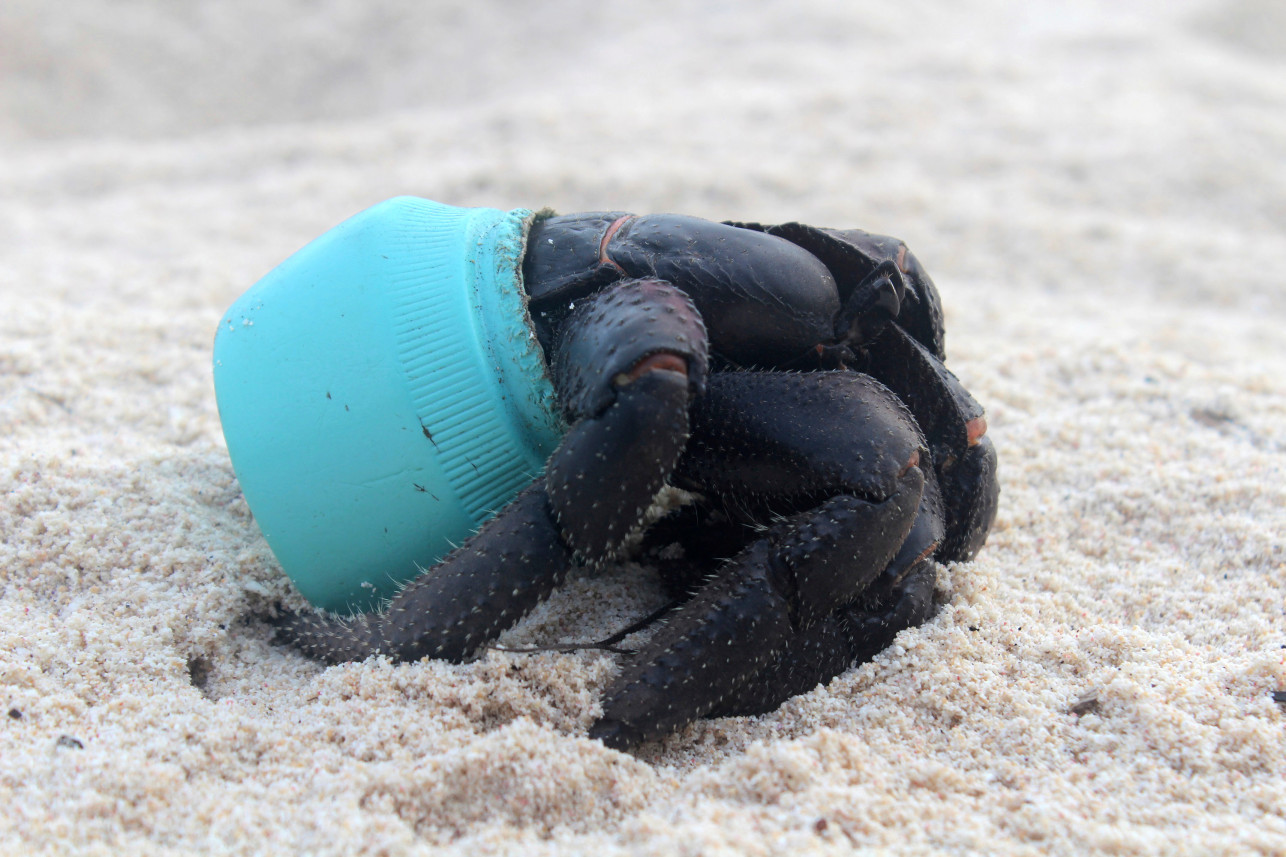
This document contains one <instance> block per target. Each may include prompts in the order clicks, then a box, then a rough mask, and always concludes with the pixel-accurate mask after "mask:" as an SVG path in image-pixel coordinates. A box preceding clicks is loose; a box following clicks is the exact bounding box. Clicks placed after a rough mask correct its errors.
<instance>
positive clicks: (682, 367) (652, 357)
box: [612, 351, 688, 387]
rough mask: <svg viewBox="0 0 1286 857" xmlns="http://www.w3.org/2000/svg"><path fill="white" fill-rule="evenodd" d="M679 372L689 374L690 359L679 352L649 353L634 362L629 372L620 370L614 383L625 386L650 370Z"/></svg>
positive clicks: (613, 380)
mask: <svg viewBox="0 0 1286 857" xmlns="http://www.w3.org/2000/svg"><path fill="white" fill-rule="evenodd" d="M656 371H660V372H678V373H679V374H681V375H687V374H688V361H686V360H684V359H683V358H682V357H680V356H679V355H677V354H670V353H668V352H665V351H662V352H659V353H657V354H649V355H648V356H647V357H644V358H643V359H642V360H640V361H639V362H637V363H635V364H634V367H633V368H632V369H630V371H628V372H618V373H616V377H615V378H613V379H612V383H613V384H615V385H616V386H618V387H625V386H628V385H629V384H632V383H634V382H635V381H637V380H638V379H639V378H641V377H642V376H643V375H646V374H647V373H648V372H656Z"/></svg>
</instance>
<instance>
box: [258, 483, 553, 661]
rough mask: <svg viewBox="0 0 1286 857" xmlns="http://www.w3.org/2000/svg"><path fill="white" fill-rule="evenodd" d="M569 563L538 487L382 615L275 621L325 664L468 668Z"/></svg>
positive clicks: (286, 637)
mask: <svg viewBox="0 0 1286 857" xmlns="http://www.w3.org/2000/svg"><path fill="white" fill-rule="evenodd" d="M569 559H570V557H569V555H568V551H567V548H566V547H564V545H563V542H562V539H561V538H560V535H559V532H558V528H557V527H556V526H555V525H554V521H553V517H552V515H551V512H550V509H549V499H548V496H547V495H546V493H545V489H544V485H543V480H537V481H536V482H535V483H534V484H533V485H532V486H531V487H529V488H527V489H526V490H525V491H523V492H522V493H521V494H519V495H518V497H517V498H516V499H515V500H514V501H513V502H512V503H510V504H509V505H508V506H506V507H505V508H504V510H503V511H501V512H500V514H498V515H496V516H495V517H494V518H492V519H491V520H489V521H488V522H487V523H486V524H484V525H483V526H482V529H480V530H479V531H478V532H477V533H476V534H474V535H473V536H472V537H471V538H470V539H469V540H468V541H466V542H465V543H464V544H463V545H461V546H460V547H459V548H458V549H456V550H455V551H454V552H452V553H451V554H450V555H449V556H448V557H446V558H445V559H444V560H443V561H442V562H440V563H439V564H438V565H436V566H434V567H433V568H432V569H430V570H429V571H427V572H425V573H424V574H422V575H420V576H419V577H417V578H416V579H415V580H414V581H412V582H411V583H410V584H409V585H408V586H407V587H406V588H405V589H403V590H402V591H401V592H400V593H398V595H397V596H396V597H395V598H394V599H393V600H392V602H390V604H389V606H388V609H387V610H385V611H384V612H383V613H366V614H362V615H360V616H355V617H353V618H351V619H342V618H337V617H332V616H326V615H323V614H320V613H300V614H295V613H287V614H285V615H284V616H283V617H281V618H279V619H277V620H275V624H276V625H277V636H278V639H279V640H281V641H282V642H287V643H292V644H293V645H295V646H296V647H298V648H299V649H300V650H301V651H303V652H304V653H305V654H307V655H309V656H310V657H313V658H317V659H318V660H321V661H325V662H327V663H340V662H343V661H358V660H362V659H364V658H367V657H369V656H371V655H374V654H385V655H389V656H391V657H392V658H393V659H395V660H399V661H407V660H415V659H417V658H422V657H432V658H443V659H446V660H453V661H458V660H463V659H464V658H466V657H468V656H469V655H471V654H473V652H475V651H476V650H477V649H478V647H479V646H481V645H483V644H484V643H486V642H488V641H490V640H492V639H494V638H495V637H496V636H497V635H498V634H499V633H500V632H501V631H503V630H505V629H506V628H508V627H509V626H510V625H512V624H513V623H514V622H517V621H518V620H519V619H521V618H522V617H523V616H524V615H526V614H527V612H528V611H530V610H531V609H532V608H533V607H535V606H536V605H537V604H539V603H540V602H541V601H543V600H544V599H545V598H547V597H548V596H549V593H550V592H552V591H553V589H554V587H555V586H557V585H558V584H559V583H560V582H561V581H562V579H563V577H564V575H565V574H566V571H567V567H568V564H569Z"/></svg>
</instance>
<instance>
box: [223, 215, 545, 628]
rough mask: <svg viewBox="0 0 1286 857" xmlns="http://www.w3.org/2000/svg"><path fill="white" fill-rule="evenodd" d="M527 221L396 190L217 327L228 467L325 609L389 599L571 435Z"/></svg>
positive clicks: (308, 250)
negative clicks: (531, 261)
mask: <svg viewBox="0 0 1286 857" xmlns="http://www.w3.org/2000/svg"><path fill="white" fill-rule="evenodd" d="M530 216H531V215H530V212H528V211H525V210H521V209H520V210H516V211H512V212H504V211H499V210H496V209H488V208H456V207H453V206H447V205H442V204H440V203H435V202H430V201H428V200H423V199H416V198H411V197H399V198H397V199H392V200H389V201H387V202H384V203H381V204H380V205H377V206H375V207H374V208H371V209H368V210H367V211H364V212H362V213H361V214H358V215H357V216H355V217H353V218H352V219H350V220H348V221H346V222H345V223H343V224H340V225H339V226H337V227H335V228H334V229H332V230H331V231H329V232H327V233H326V234H325V235H323V236H321V237H320V238H318V239H317V240H316V241H314V242H312V243H311V244H309V245H308V246H307V247H305V248H304V249H303V250H301V251H299V252H298V253H296V254H295V255H294V256H292V257H291V258H290V259H288V260H287V261H286V262H284V263H282V264H281V265H280V266H279V267H278V268H276V269H275V270H273V271H272V272H271V273H269V274H268V276H266V277H264V279H263V280H261V281H260V282H259V283H257V284H256V285H255V286H254V287H253V288H251V289H250V290H249V291H248V292H246V294H245V295H243V296H242V297H241V299H239V300H238V301H237V302H236V303H235V304H234V305H233V306H232V308H231V309H229V311H228V313H227V314H226V315H225V317H224V318H223V320H222V322H221V323H220V326H219V331H218V333H217V335H216V337H215V352H214V357H215V370H214V371H215V389H216V395H217V398H218V403H219V415H220V418H221V419H222V421H223V430H224V436H225V438H226V439H227V442H228V452H229V454H230V456H231V458H232V463H233V468H234V469H235V471H236V473H237V478H238V480H239V481H240V483H241V487H242V490H243V492H244V493H245V496H246V501H247V503H248V504H249V505H250V509H251V511H252V512H253V513H254V515H255V519H256V521H257V522H258V523H259V526H260V529H261V530H262V531H263V533H264V536H265V537H266V538H267V540H268V544H269V545H270V546H271V548H272V550H273V553H274V554H275V555H276V557H277V559H278V561H279V562H280V563H281V565H282V568H283V569H284V570H285V571H286V573H287V574H288V575H289V576H290V577H291V579H292V580H294V582H295V584H296V585H297V586H298V587H299V589H300V591H301V592H302V593H303V594H304V595H305V597H307V598H308V599H309V600H310V601H311V602H313V603H314V604H316V605H317V606H320V607H325V608H327V609H332V610H340V611H346V610H355V609H369V608H371V607H372V606H375V605H377V604H378V602H379V601H380V600H381V599H384V598H387V597H389V596H391V595H392V594H393V593H394V592H395V591H396V589H397V587H398V586H400V585H401V584H402V583H404V582H405V581H407V580H409V579H410V578H412V577H414V576H415V575H416V574H417V573H418V572H419V569H420V568H422V567H427V566H429V565H432V564H433V563H434V562H436V561H437V560H438V559H440V558H441V557H442V556H443V555H445V554H446V553H447V552H448V551H449V550H450V549H451V547H452V546H453V545H455V544H458V543H459V542H460V541H462V540H463V539H465V538H466V537H467V536H468V535H469V534H470V532H472V531H473V530H474V529H476V528H477V526H478V525H479V524H481V523H482V522H483V521H484V520H486V518H487V517H489V516H490V514H492V513H493V512H494V511H496V510H498V509H499V508H500V507H502V506H503V505H505V503H507V502H508V501H509V499H510V498H512V497H513V496H514V494H515V493H517V491H518V490H519V489H520V488H521V487H522V486H523V485H525V484H526V483H527V482H529V481H530V480H531V479H532V478H533V477H534V476H535V475H537V474H538V473H539V472H540V470H541V468H542V467H543V466H544V462H545V459H546V458H547V457H548V455H549V453H550V452H552V450H553V449H554V447H555V446H556V445H557V443H558V440H559V438H560V437H561V435H562V432H563V431H564V429H565V427H564V426H563V425H562V422H561V420H560V418H559V416H558V409H557V404H556V401H555V398H554V392H553V388H552V386H551V384H550V382H549V379H548V373H547V370H546V367H545V364H544V359H543V355H542V353H541V350H540V346H539V344H538V343H537V341H536V338H535V335H534V333H533V331H532V328H531V323H530V318H529V317H528V315H527V310H526V298H525V293H524V291H523V288H522V281H521V274H520V272H521V260H522V253H523V247H524V241H525V237H526V229H527V225H528V223H529V221H530Z"/></svg>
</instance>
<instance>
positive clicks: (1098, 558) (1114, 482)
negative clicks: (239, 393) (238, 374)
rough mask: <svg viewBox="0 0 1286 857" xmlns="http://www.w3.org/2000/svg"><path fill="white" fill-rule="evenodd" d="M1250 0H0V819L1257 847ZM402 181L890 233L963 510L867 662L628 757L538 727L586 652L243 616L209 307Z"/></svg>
mask: <svg viewBox="0 0 1286 857" xmlns="http://www.w3.org/2000/svg"><path fill="white" fill-rule="evenodd" d="M1283 10H1286V7H1284V6H1282V5H1281V4H1280V3H1278V2H1276V0H1229V2H1217V0H1204V2H1203V0H1180V2H1161V0H1154V2H1148V0H1138V2H1119V3H1116V2H1113V3H1109V2H1073V3H1054V2H1032V3H1019V2H992V0H968V2H963V3H950V2H943V1H942V0H936V1H935V2H929V0H912V2H906V3H900V4H885V3H876V2H868V0H853V2H843V3H840V2H824V0H794V2H789V3H787V2H763V3H754V4H748V3H747V4H743V3H729V2H711V3H705V4H685V3H680V2H676V0H663V2H655V3H635V4H623V3H620V4H618V3H599V2H583V0H555V2H551V3H545V4H521V3H518V2H499V1H498V0H489V2H429V3H423V4H409V3H407V4H403V3H396V2H390V0H371V2H342V0H331V1H330V2H327V0H288V2H277V3H261V2H250V0H230V2H221V3H214V2H193V3H182V4H179V3H164V2H160V0H119V2H113V3H95V2H92V0H70V2H63V3H49V2H44V0H5V2H4V3H3V4H0V492H2V494H0V497H2V498H3V499H2V500H0V536H2V537H3V545H0V588H2V593H0V853H4V854H14V855H17V854H63V853H66V854H127V853H128V854H144V855H152V854H158V855H159V854H256V853H264V854H268V853H282V854H287V853H297V854H317V855H352V854H387V855H413V854H429V853H433V854H448V855H449V854H462V855H463V854H467V855H470V857H478V855H484V854H535V855H540V854H594V855H615V854H658V855H659V854H732V853H745V854H787V853H789V854H797V853H800V854H804V853H834V854H840V853H850V852H851V851H852V850H854V849H855V848H869V849H871V850H872V851H877V850H878V851H881V852H884V853H895V854H925V853H987V854H1046V853H1048V854H1069V855H1070V854H1077V855H1080V854H1087V853H1095V854H1283V853H1286V819H1284V817H1283V816H1284V814H1286V708H1284V707H1283V706H1282V705H1280V704H1277V703H1275V702H1274V701H1273V698H1272V696H1271V692H1272V691H1274V690H1278V689H1284V688H1286V548H1284V545H1286V427H1284V426H1286V345H1284V344H1283V338H1284V336H1283V327H1284V326H1286V11H1283ZM404 193H405V194H415V195H420V196H426V197H430V198H434V199H438V200H441V201H444V202H450V203H455V204H461V205H490V206H497V207H501V208H507V207H515V206H531V207H540V206H543V205H549V206H553V207H555V208H557V209H559V210H561V211H576V210H583V209H595V208H613V209H624V210H633V211H639V212H654V211H678V212H685V213H690V214H696V215H703V216H707V217H711V218H715V219H740V220H758V221H764V222H776V221H783V220H792V219H796V220H801V221H804V222H810V223H815V224H819V225H831V226H860V227H863V228H867V229H871V230H874V231H879V232H886V233H891V234H896V235H898V236H901V237H903V238H904V239H906V240H907V241H908V243H909V244H910V245H911V246H912V248H913V249H914V250H915V251H916V253H917V254H918V255H919V257H920V259H921V260H922V261H923V262H924V263H925V264H926V266H927V267H928V268H929V270H930V271H931V272H932V273H933V275H934V277H935V278H936V280H937V283H938V285H939V287H940V289H941V291H942V294H943V298H944V302H945V305H946V310H947V314H948V328H947V330H948V339H947V347H948V353H949V358H950V366H951V367H952V368H953V369H954V370H955V372H956V373H957V374H958V375H959V376H960V377H961V378H962V379H963V380H964V381H965V383H966V384H967V385H968V386H969V388H970V389H971V390H972V391H973V392H974V393H975V395H976V396H977V397H978V399H979V400H980V401H982V402H983V403H984V404H985V405H986V406H987V407H988V409H989V417H990V423H991V434H992V437H993V438H994V439H995V441H996V443H997V445H998V447H999V450H1000V455H1001V466H1002V477H1003V480H1004V493H1003V495H1002V507H1001V511H1000V517H999V520H998V522H997V524H996V527H995V530H994V531H993V533H992V536H991V540H990V542H989V544H988V545H987V547H986V548H985V550H984V551H983V553H982V554H981V556H980V557H979V558H978V560H977V561H976V562H974V563H971V564H968V565H960V566H955V567H952V568H950V569H948V570H947V573H946V574H945V575H944V576H943V578H942V579H941V580H940V590H941V591H940V593H939V594H940V596H941V598H942V600H943V602H944V604H943V608H942V610H941V612H940V613H939V614H938V615H937V617H936V618H935V619H934V620H933V621H932V622H930V623H929V624H927V625H926V626H924V627H922V628H919V629H916V630H914V631H910V632H907V633H904V634H903V635H902V636H901V637H899V639H898V641H897V643H896V644H895V645H894V646H893V647H892V648H891V649H889V650H888V651H886V652H885V653H884V654H882V655H881V656H880V657H879V658H878V659H876V660H875V661H874V662H872V663H869V664H866V665H863V666H861V667H858V668H855V669H852V670H850V671H849V672H847V673H845V674H844V675H842V676H840V677H838V678H837V679H835V680H834V681H833V682H831V683H830V685H829V686H826V687H822V688H819V689H817V690H816V691H814V692H812V693H809V694H807V695H805V696H802V697H799V698H797V699H795V700H793V701H791V702H789V703H787V704H786V705H785V706H783V707H782V708H781V710H779V711H778V712H776V713H774V714H770V715H767V716H763V717H756V718H733V719H725V720H715V721H707V722H702V723H698V724H695V725H693V726H691V727H690V728H688V729H686V730H684V731H682V732H680V733H679V734H677V735H675V736H673V737H672V738H670V739H668V740H666V741H664V742H661V743H658V744H654V745H649V746H648V747H645V748H644V749H643V750H642V751H640V752H639V753H637V754H635V755H632V756H630V755H622V754H618V753H615V752H611V751H608V750H606V749H605V748H603V747H602V746H601V745H599V744H597V743H596V742H591V741H588V740H586V739H585V738H584V737H583V736H584V734H585V730H586V729H587V727H588V724H589V723H590V722H591V721H592V720H593V718H594V717H595V714H596V711H597V695H598V693H599V691H600V690H601V689H602V687H603V686H604V684H605V683H606V681H607V680H608V679H609V678H610V676H611V673H612V669H613V664H614V661H613V659H612V657H611V656H609V655H605V654H599V653H580V654H569V655H556V654H542V655H513V654H502V653H491V654H489V655H488V656H486V657H485V658H483V659H482V660H480V661H479V662H476V663H473V664H469V665H464V666H451V665H444V664H439V663H428V662H425V663H418V664H411V665H402V666H396V667H395V666H393V665H391V664H389V663H387V662H382V661H372V662H368V663H363V664H356V665H349V666H345V667H341V668H333V669H321V668H319V667H318V666H316V665H314V664H312V663H309V662H307V661H305V660H303V659H302V658H300V657H298V656H296V655H294V654H292V653H291V652H288V651H283V650H280V649H277V648H274V647H271V646H270V645H269V644H268V636H269V635H268V631H267V629H266V628H265V627H264V626H263V625H262V624H259V623H257V622H254V621H250V620H248V619H247V617H248V616H250V615H251V614H253V613H254V612H255V611H257V610H261V609H262V608H263V607H264V606H265V605H267V604H269V603H272V602H274V601H276V600H279V599H286V600H290V599H296V598H297V596H295V595H294V594H293V592H292V590H291V589H290V587H289V585H288V584H287V582H286V581H285V580H284V579H283V578H282V577H281V575H280V574H279V572H278V571H277V569H276V567H275V565H274V561H273V559H272V557H271V555H270V553H269V552H268V549H267V547H266V545H265V544H264V542H263V541H262V539H261V537H260V535H259V533H258V531H257V530H256V528H255V525H254V523H253V521H252V520H251V517H250V514H249V511H248V510H247V508H246V506H245V503H244V501H243V500H242V499H241V497H240V494H239V491H238V487H237V483H236V481H235V479H234V477H233V473H232V469H231V466H230V464H229V462H228V460H227V456H226V452H225V449H224V447H223V441H222V436H221V433H220V429H219V423H218V416H217V413H216V410H215V404H214V396H213V390H212V386H211V376H210V344H211V339H212V335H213V331H214V328H215V325H216V323H217V321H218V319H219V317H220V315H221V313H222V312H223V310H224V309H225V308H226V307H227V306H228V305H229V304H230V303H231V302H232V301H233V300H234V299H235V298H236V297H237V296H238V295H239V294H240V293H241V292H242V291H243V290H244V289H246V288H247V287H248V286H249V285H250V284H252V283H253V282H254V281H255V280H256V279H258V278H259V277H260V276H262V275H263V274H264V273H265V272H266V271H267V270H268V269H269V268H271V267H272V266H273V265H275V264H276V263H277V262H279V261H280V260H282V259H283V258H285V256H287V255H288V254H290V253H291V252H293V251H294V250H295V249H297V248H298V247H300V246H302V245H303V244H304V243H305V242H307V241H308V240H309V239H311V238H313V237H314V236H316V235H318V234H319V233H321V232H322V231H324V230H325V229H327V228H329V227H330V226H332V225H334V224H335V223H337V222H339V221H340V220H342V219H344V218H345V217H347V216H349V215H351V214H353V213H355V212H356V211H358V210H360V209H362V208H365V207H367V206H369V205H371V204H374V203H376V202H378V201H380V200H382V199H384V198H387V197H389V196H393V195H397V194H404ZM659 598H660V596H659V594H658V592H657V589H656V587H655V585H654V583H653V582H652V580H651V579H650V577H649V575H648V572H647V570H646V569H640V568H637V567H630V566H627V567H622V568H619V569H615V570H613V571H611V572H610V573H609V574H607V575H605V576H604V577H602V578H598V579H589V578H587V577H583V576H581V577H577V578H576V579H575V580H573V581H572V582H571V583H570V584H569V586H568V587H567V591H566V592H565V593H563V594H562V595H561V596H560V597H558V598H556V599H555V600H554V601H552V602H551V603H550V604H549V605H547V606H545V607H543V608H542V609H541V610H540V611H539V612H538V613H537V614H536V615H535V616H533V617H532V618H531V619H530V620H528V621H527V622H526V623H525V624H524V625H522V626H521V627H520V628H519V629H517V630H516V631H515V632H512V633H511V634H510V635H508V636H507V637H506V638H505V640H506V641H507V642H511V643H519V642H554V641H557V640H559V639H562V638H576V639H584V638H585V637H586V636H593V635H595V634H605V633H610V632H611V631H613V630H615V629H616V628H618V627H620V626H621V625H623V624H624V623H625V622H626V621H628V620H629V619H630V618H633V617H636V616H638V615H641V614H642V613H644V612H645V611H647V610H648V609H650V608H651V607H653V606H655V605H656V604H657V603H658V599H659ZM5 712H8V714H7V716H6V715H5Z"/></svg>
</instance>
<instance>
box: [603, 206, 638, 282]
mask: <svg viewBox="0 0 1286 857" xmlns="http://www.w3.org/2000/svg"><path fill="white" fill-rule="evenodd" d="M633 219H634V215H633V214H627V215H625V216H624V217H618V218H616V219H615V220H613V221H612V225H611V226H609V227H607V231H606V232H604V233H603V240H602V241H600V242H598V261H600V262H602V263H603V264H604V265H611V266H612V267H613V268H615V269H616V270H618V271H620V272H621V273H622V274H624V273H625V269H624V268H622V267H621V266H620V265H618V264H616V260H615V259H613V258H612V257H611V256H609V255H607V245H608V243H609V242H611V240H612V237H613V236H614V235H616V233H617V231H618V230H619V229H620V228H621V227H622V226H624V225H625V224H627V223H629V222H630V221H631V220H633Z"/></svg>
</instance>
